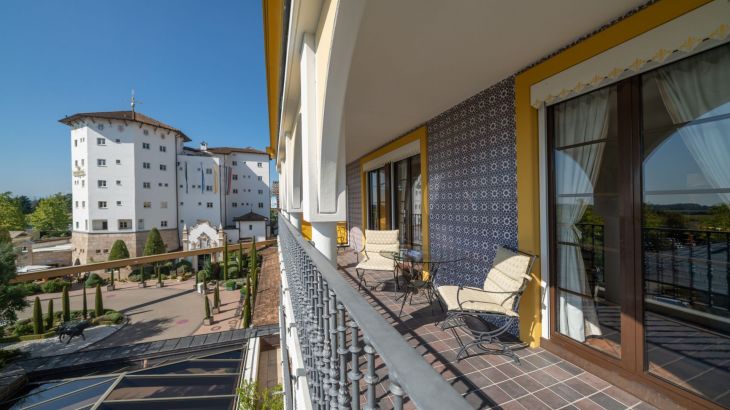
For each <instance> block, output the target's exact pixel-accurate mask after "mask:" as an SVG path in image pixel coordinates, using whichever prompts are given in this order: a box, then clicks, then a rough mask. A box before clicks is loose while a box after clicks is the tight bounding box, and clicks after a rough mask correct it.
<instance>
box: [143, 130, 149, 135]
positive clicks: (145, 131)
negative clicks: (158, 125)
mask: <svg viewBox="0 0 730 410" xmlns="http://www.w3.org/2000/svg"><path fill="white" fill-rule="evenodd" d="M142 134H144V135H150V132H149V131H148V130H142Z"/></svg>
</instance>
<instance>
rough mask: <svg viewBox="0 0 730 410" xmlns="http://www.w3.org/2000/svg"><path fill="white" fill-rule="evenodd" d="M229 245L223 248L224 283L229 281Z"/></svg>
mask: <svg viewBox="0 0 730 410" xmlns="http://www.w3.org/2000/svg"><path fill="white" fill-rule="evenodd" d="M228 262H229V260H228V244H227V243H226V244H225V245H224V246H223V281H227V280H228Z"/></svg>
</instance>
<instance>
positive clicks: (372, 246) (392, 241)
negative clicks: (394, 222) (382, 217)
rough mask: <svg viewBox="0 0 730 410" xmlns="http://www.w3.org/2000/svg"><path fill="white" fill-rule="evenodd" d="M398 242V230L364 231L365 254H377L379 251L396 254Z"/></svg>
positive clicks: (398, 247)
mask: <svg viewBox="0 0 730 410" xmlns="http://www.w3.org/2000/svg"><path fill="white" fill-rule="evenodd" d="M399 249H400V242H399V241H398V230H397V229H395V230H392V231H374V230H369V229H368V230H366V231H365V252H368V253H373V254H374V253H378V252H380V251H392V252H398V250H399Z"/></svg>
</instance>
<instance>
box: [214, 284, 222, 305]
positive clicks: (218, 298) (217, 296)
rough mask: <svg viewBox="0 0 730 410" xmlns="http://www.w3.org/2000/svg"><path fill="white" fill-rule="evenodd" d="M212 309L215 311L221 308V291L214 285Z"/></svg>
mask: <svg viewBox="0 0 730 410" xmlns="http://www.w3.org/2000/svg"><path fill="white" fill-rule="evenodd" d="M213 307H214V308H216V309H220V307H221V290H220V286H218V285H215V290H214V291H213Z"/></svg>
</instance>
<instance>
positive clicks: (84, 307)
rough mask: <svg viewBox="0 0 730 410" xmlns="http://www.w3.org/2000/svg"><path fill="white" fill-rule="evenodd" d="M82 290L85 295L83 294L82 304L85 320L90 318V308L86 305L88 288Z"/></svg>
mask: <svg viewBox="0 0 730 410" xmlns="http://www.w3.org/2000/svg"><path fill="white" fill-rule="evenodd" d="M81 289H83V293H82V295H83V296H82V297H83V300H82V301H81V303H82V304H81V316H83V317H84V319H86V318H87V317H89V307H88V305H87V303H86V286H82V287H81Z"/></svg>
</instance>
